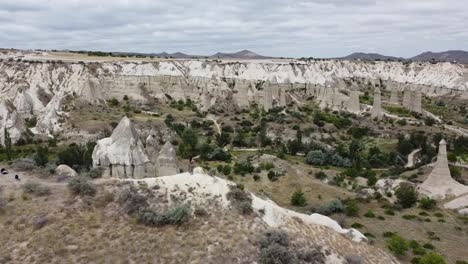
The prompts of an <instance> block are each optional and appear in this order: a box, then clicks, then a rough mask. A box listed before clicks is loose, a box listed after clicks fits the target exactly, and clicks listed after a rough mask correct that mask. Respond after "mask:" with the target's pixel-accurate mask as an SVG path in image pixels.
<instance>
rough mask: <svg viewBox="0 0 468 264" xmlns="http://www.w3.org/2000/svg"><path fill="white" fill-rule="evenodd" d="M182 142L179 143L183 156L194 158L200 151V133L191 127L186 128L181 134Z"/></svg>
mask: <svg viewBox="0 0 468 264" xmlns="http://www.w3.org/2000/svg"><path fill="white" fill-rule="evenodd" d="M181 139H182V142H181V143H180V145H179V153H180V155H181V156H182V158H185V159H187V158H192V157H195V156H196V155H197V153H198V150H197V145H198V135H197V134H196V133H195V131H194V130H193V129H191V128H185V129H184V132H182V135H181Z"/></svg>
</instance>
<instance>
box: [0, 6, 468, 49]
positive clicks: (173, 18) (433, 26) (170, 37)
mask: <svg viewBox="0 0 468 264" xmlns="http://www.w3.org/2000/svg"><path fill="white" fill-rule="evenodd" d="M0 47H5V48H22V49H37V48H40V49H73V50H79V49H86V50H102V51H133V52H162V51H167V52H176V51H181V52H184V53H189V54H196V55H198V54H201V55H210V54H213V53H215V52H218V51H223V52H233V51H239V50H242V49H249V50H252V51H254V52H257V53H260V54H264V55H272V56H292V57H301V56H313V57H334V56H343V55H347V54H349V53H352V52H356V51H362V52H377V53H382V54H386V55H394V56H403V57H409V56H413V55H416V54H417V53H420V52H423V51H428V50H430V51H443V50H450V49H465V50H468V1H467V0H270V1H267V0H164V1H162V0H0Z"/></svg>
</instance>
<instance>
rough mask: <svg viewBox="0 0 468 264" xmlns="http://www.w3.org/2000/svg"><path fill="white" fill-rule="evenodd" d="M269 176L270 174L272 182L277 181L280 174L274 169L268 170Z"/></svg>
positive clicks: (269, 177)
mask: <svg viewBox="0 0 468 264" xmlns="http://www.w3.org/2000/svg"><path fill="white" fill-rule="evenodd" d="M267 176H268V179H269V180H270V181H272V182H274V181H277V180H278V178H279V175H278V174H277V173H276V172H275V171H274V170H270V171H268V174H267Z"/></svg>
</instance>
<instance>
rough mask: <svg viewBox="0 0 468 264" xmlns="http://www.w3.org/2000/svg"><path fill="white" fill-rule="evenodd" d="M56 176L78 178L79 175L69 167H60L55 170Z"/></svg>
mask: <svg viewBox="0 0 468 264" xmlns="http://www.w3.org/2000/svg"><path fill="white" fill-rule="evenodd" d="M55 174H56V175H57V176H60V177H76V176H78V173H76V171H75V170H74V169H72V168H70V167H69V166H67V165H63V164H62V165H59V166H58V167H57V168H56V169H55Z"/></svg>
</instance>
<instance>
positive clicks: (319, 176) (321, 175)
mask: <svg viewBox="0 0 468 264" xmlns="http://www.w3.org/2000/svg"><path fill="white" fill-rule="evenodd" d="M315 178H316V179H319V180H325V179H326V178H327V174H325V172H323V171H319V172H317V173H315Z"/></svg>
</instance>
